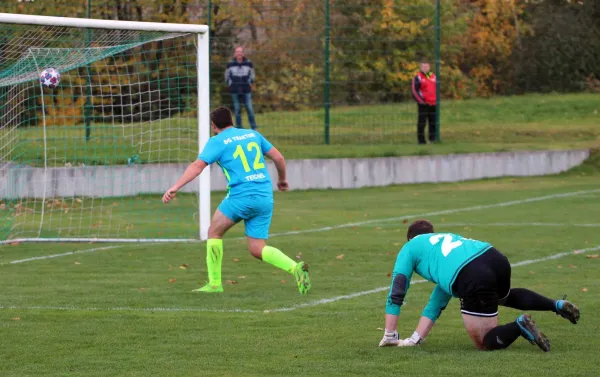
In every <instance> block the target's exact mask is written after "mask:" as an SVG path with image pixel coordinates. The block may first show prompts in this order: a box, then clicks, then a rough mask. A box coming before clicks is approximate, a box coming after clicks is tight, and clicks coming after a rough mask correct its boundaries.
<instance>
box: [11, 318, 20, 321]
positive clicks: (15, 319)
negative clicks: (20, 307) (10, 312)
mask: <svg viewBox="0 0 600 377" xmlns="http://www.w3.org/2000/svg"><path fill="white" fill-rule="evenodd" d="M11 319H12V320H13V321H20V320H21V317H12V318H11Z"/></svg>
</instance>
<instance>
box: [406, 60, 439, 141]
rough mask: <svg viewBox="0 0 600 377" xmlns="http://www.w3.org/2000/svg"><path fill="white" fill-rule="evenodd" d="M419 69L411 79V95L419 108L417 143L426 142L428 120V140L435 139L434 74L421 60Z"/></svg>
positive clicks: (435, 102)
mask: <svg viewBox="0 0 600 377" xmlns="http://www.w3.org/2000/svg"><path fill="white" fill-rule="evenodd" d="M420 68H421V70H420V71H419V72H418V73H417V75H416V76H415V77H414V78H413V80H412V95H413V98H414V99H415V101H417V105H418V108H419V117H418V121H417V138H418V140H419V144H426V143H427V141H426V140H425V123H426V122H427V121H429V141H430V142H434V141H435V136H436V135H435V131H436V130H435V112H436V110H437V106H436V104H437V101H436V100H437V99H436V86H435V84H436V82H435V74H433V73H432V72H429V63H428V62H427V61H422V62H421V66H420Z"/></svg>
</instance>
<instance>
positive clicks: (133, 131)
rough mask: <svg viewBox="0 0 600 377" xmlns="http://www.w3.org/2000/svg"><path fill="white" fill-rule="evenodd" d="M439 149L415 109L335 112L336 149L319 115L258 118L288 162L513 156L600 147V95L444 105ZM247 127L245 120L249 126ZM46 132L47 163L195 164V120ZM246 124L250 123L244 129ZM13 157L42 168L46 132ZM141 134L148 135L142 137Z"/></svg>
mask: <svg viewBox="0 0 600 377" xmlns="http://www.w3.org/2000/svg"><path fill="white" fill-rule="evenodd" d="M441 109H442V110H441V111H442V113H441V139H442V143H441V144H438V145H426V146H419V145H416V105H415V104H414V103H401V104H392V105H374V106H357V107H334V108H333V109H332V112H331V145H325V142H324V140H325V139H324V127H323V119H324V115H323V112H322V111H321V110H315V111H298V112H275V113H263V114H257V122H258V124H259V126H260V131H261V132H262V133H263V134H264V135H265V136H267V138H269V139H270V140H271V141H272V142H274V143H275V144H276V146H277V147H278V148H279V149H281V150H282V151H283V152H284V154H285V155H286V157H287V158H290V159H300V158H336V157H382V156H401V155H423V154H448V153H469V152H502V151H514V150H540V149H543V150H545V149H575V148H589V147H592V146H598V145H600V103H599V102H598V98H597V95H595V94H566V95H559V94H550V95H538V94H532V95H524V96H512V97H496V98H491V99H473V100H467V101H444V102H443V103H442V105H441ZM244 121H245V120H244ZM65 124H66V126H62V127H48V129H47V130H46V131H47V146H46V147H47V150H48V155H49V164H50V165H56V166H64V165H65V164H71V165H78V164H82V163H83V164H86V165H94V164H123V163H126V161H127V159H128V158H130V157H132V156H139V157H140V162H141V163H152V162H176V161H189V160H191V159H193V158H195V157H196V155H197V151H196V140H197V131H196V130H195V129H194V128H195V127H196V126H195V120H194V119H171V120H169V121H163V122H162V123H160V124H158V123H154V124H152V125H148V124H145V125H143V126H135V127H125V128H124V127H123V126H121V125H120V124H116V125H113V124H100V123H99V124H94V125H93V129H92V139H91V140H90V141H89V142H86V141H85V137H84V135H85V130H84V129H83V127H81V126H72V125H69V123H68V119H67V120H65ZM245 124H246V123H245ZM19 132H20V138H21V140H27V142H23V143H20V144H19V145H16V149H15V150H14V151H13V152H12V158H13V159H15V160H17V161H20V162H27V163H31V164H35V165H40V164H42V163H43V156H44V145H43V130H42V129H41V128H39V127H36V128H25V129H21V130H20V131H19ZM142 132H143V134H142Z"/></svg>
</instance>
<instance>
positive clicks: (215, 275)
mask: <svg viewBox="0 0 600 377" xmlns="http://www.w3.org/2000/svg"><path fill="white" fill-rule="evenodd" d="M210 120H211V127H212V130H213V132H214V133H215V136H213V137H211V138H210V140H209V141H208V142H207V143H206V146H205V147H204V150H203V151H202V153H200V156H198V159H197V160H196V161H194V162H193V163H192V164H191V165H190V166H189V167H188V168H187V169H186V171H185V172H184V173H183V176H181V178H179V180H178V181H177V183H175V185H173V187H171V188H170V189H168V190H167V192H165V194H164V195H163V198H162V200H163V202H164V203H168V202H169V201H170V200H171V199H172V198H173V197H174V196H175V194H176V193H177V191H179V189H181V188H182V187H183V186H185V185H186V184H187V183H189V182H191V181H192V180H193V179H194V178H196V177H197V176H198V175H200V173H202V171H203V170H204V168H206V167H207V166H208V165H210V164H212V163H215V162H216V163H217V164H218V165H219V166H220V167H221V169H222V170H223V174H225V177H226V178H227V181H228V186H229V187H228V193H227V196H226V197H225V199H224V200H223V201H222V202H221V204H220V205H219V208H218V209H217V210H216V211H215V214H214V216H213V219H212V222H211V224H210V227H209V229H208V241H207V242H206V265H207V267H208V284H206V285H205V286H203V287H201V288H198V289H195V290H194V292H223V285H222V282H221V262H222V261H223V239H222V238H223V235H224V234H225V233H226V232H227V231H228V230H229V229H230V228H231V227H233V226H234V225H235V224H237V223H238V222H240V221H242V220H244V224H245V227H246V236H247V240H248V250H249V251H250V253H251V254H252V255H253V256H254V257H256V258H257V259H261V260H263V261H265V262H267V263H270V264H272V265H273V266H275V267H277V268H280V269H282V270H284V271H287V272H289V273H290V274H292V275H294V278H295V279H296V284H297V285H298V289H299V290H300V294H306V293H307V292H308V291H309V290H310V287H311V284H310V278H309V275H308V265H307V264H306V263H304V262H298V263H296V262H295V261H294V260H292V259H291V258H289V257H288V256H286V255H285V254H284V253H282V252H281V250H279V249H276V248H274V247H272V246H267V244H266V240H267V239H268V238H269V227H270V225H271V217H272V215H273V184H272V182H271V178H270V176H269V172H268V170H267V168H266V165H265V159H264V156H263V155H266V156H267V157H269V158H270V159H271V160H273V163H274V164H275V167H276V168H277V173H278V175H279V179H278V181H277V187H278V188H279V190H281V191H287V190H288V182H287V180H286V165H285V160H284V158H283V156H282V155H281V153H280V152H279V151H278V150H277V148H275V147H273V145H271V143H269V142H268V141H267V139H265V138H264V137H263V136H262V135H261V134H260V133H258V132H257V131H254V130H244V129H237V128H235V127H233V119H232V116H231V111H229V109H228V108H226V107H219V108H217V109H215V110H214V111H213V112H212V113H211V114H210Z"/></svg>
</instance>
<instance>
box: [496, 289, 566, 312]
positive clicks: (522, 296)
mask: <svg viewBox="0 0 600 377" xmlns="http://www.w3.org/2000/svg"><path fill="white" fill-rule="evenodd" d="M504 306H508V307H509V308H515V309H519V310H541V311H550V312H556V304H555V302H554V300H551V299H549V298H547V297H544V296H542V295H540V294H538V293H535V292H534V291H530V290H529V289H525V288H513V289H511V290H510V294H509V295H508V297H507V298H506V302H505V303H504Z"/></svg>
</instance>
